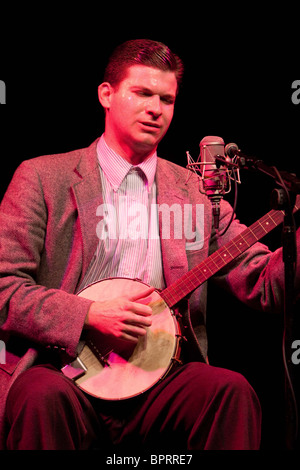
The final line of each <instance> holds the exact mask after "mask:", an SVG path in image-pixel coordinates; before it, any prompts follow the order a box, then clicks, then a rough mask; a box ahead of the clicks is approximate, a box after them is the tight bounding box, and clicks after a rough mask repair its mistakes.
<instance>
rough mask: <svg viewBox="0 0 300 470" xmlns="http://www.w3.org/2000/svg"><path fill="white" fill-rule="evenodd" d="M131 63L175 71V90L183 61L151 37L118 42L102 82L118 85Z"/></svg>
mask: <svg viewBox="0 0 300 470" xmlns="http://www.w3.org/2000/svg"><path fill="white" fill-rule="evenodd" d="M133 65H146V66H148V67H154V68H158V69H160V70H163V71H171V72H174V73H175V76H176V80H177V91H178V89H179V86H180V84H181V82H182V77H183V69H184V67H183V63H182V61H181V59H180V58H179V57H178V56H177V55H176V54H174V53H173V52H172V51H171V50H170V49H169V47H168V46H166V45H165V44H163V43H162V42H158V41H153V40H151V39H133V40H130V41H126V42H124V43H123V44H120V45H119V46H118V47H117V48H116V49H115V50H114V51H113V53H112V55H111V57H110V59H109V61H108V64H107V66H106V69H105V72H104V78H103V79H104V82H109V83H110V84H111V86H113V87H118V86H119V84H120V83H121V81H122V80H124V79H125V78H126V74H127V69H128V68H129V67H131V66H133Z"/></svg>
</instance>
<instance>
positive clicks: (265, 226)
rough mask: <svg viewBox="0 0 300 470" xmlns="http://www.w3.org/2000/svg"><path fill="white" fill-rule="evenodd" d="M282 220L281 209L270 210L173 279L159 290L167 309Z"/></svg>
mask: <svg viewBox="0 0 300 470" xmlns="http://www.w3.org/2000/svg"><path fill="white" fill-rule="evenodd" d="M299 199H300V198H299V196H298V197H297V203H298V206H297V205H295V208H294V212H296V211H297V210H298V209H299V207H300V200H299ZM283 219H284V212H283V211H280V210H271V211H270V212H268V213H267V214H265V215H264V216H263V217H261V218H260V219H259V220H257V221H256V222H254V224H252V225H250V227H248V228H246V229H245V230H244V231H243V232H242V233H240V234H239V235H237V236H236V237H235V238H233V239H232V240H231V241H230V242H228V243H227V244H226V245H224V246H222V247H221V248H219V249H218V250H217V251H215V252H214V253H213V254H212V255H210V256H209V257H208V258H206V259H205V260H204V261H202V263H200V264H198V265H197V266H195V267H194V268H193V269H192V270H191V271H188V272H187V273H186V274H184V275H183V276H182V277H181V278H179V279H178V280H177V281H175V282H174V283H173V284H172V285H171V286H169V287H167V288H166V289H164V290H163V291H162V292H161V297H162V298H163V299H164V300H165V302H166V303H167V305H168V306H169V307H170V308H171V307H173V306H174V305H176V304H177V303H178V302H179V301H180V300H182V299H183V298H184V297H186V296H187V295H189V294H190V293H191V292H193V291H194V290H195V289H196V288H197V287H199V286H200V285H201V284H203V283H204V282H205V281H207V280H208V279H209V278H210V277H211V276H213V275H214V274H216V273H217V272H218V271H219V270H220V269H222V268H224V266H226V265H227V264H229V263H230V262H231V261H233V260H234V259H236V258H237V257H238V256H239V255H240V254H242V253H244V252H245V251H246V250H247V249H248V248H250V247H251V246H252V245H254V244H255V243H256V242H257V241H259V240H260V239H261V238H263V237H264V236H265V235H266V234H267V233H269V232H271V231H272V230H273V229H274V228H275V227H277V226H278V225H279V224H281V222H283Z"/></svg>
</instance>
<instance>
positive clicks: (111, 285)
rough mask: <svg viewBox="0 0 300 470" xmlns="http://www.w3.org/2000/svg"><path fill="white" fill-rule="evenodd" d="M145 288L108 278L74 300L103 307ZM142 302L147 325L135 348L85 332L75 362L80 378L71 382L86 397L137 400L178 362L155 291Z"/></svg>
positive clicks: (171, 322) (170, 323)
mask: <svg viewBox="0 0 300 470" xmlns="http://www.w3.org/2000/svg"><path fill="white" fill-rule="evenodd" d="M146 287H149V286H147V285H146V284H144V283H142V282H141V281H139V280H131V279H125V278H113V279H105V280H101V281H98V282H95V283H93V284H91V285H90V286H88V287H86V288H85V289H83V290H82V291H81V292H80V293H79V294H78V295H79V296H81V297H84V298H87V299H90V300H94V301H104V300H111V299H114V298H117V297H121V296H132V295H135V294H138V293H140V292H142V291H143V290H145V288H146ZM142 301H143V303H146V304H147V305H150V306H151V308H152V325H151V326H150V327H149V328H147V333H146V335H145V336H140V337H139V340H138V342H137V344H133V343H130V342H129V341H124V340H117V339H111V338H108V337H107V336H105V335H103V334H101V333H100V332H97V331H96V330H92V329H91V330H88V335H87V338H86V343H85V346H84V347H83V350H82V351H81V353H80V354H79V358H78V359H79V362H80V364H81V368H82V375H81V376H80V377H79V378H77V379H75V383H76V384H77V385H78V386H79V387H80V388H81V389H82V390H84V391H85V392H86V393H88V394H90V395H92V396H94V397H97V398H101V399H104V400H122V399H127V398H131V397H134V396H137V395H139V394H141V393H143V392H145V391H146V390H148V389H149V388H151V387H152V386H153V385H155V384H156V383H157V382H159V381H160V380H161V379H162V378H163V377H165V375H166V374H167V373H168V372H169V370H170V368H171V367H172V365H173V360H174V359H177V357H179V353H180V351H179V341H178V336H179V335H180V331H179V327H178V323H177V321H176V319H175V318H174V315H173V313H172V311H171V310H170V309H169V307H168V306H167V304H166V303H165V301H164V300H163V299H162V297H161V296H160V295H159V293H158V292H157V291H154V292H152V293H151V294H150V295H149V296H148V297H147V298H145V299H142Z"/></svg>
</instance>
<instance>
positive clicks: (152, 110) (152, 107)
mask: <svg viewBox="0 0 300 470" xmlns="http://www.w3.org/2000/svg"><path fill="white" fill-rule="evenodd" d="M146 111H147V113H149V114H151V115H152V116H153V117H156V118H158V117H159V116H160V115H161V113H162V111H161V101H160V96H159V95H152V96H151V97H150V98H149V100H147V105H146Z"/></svg>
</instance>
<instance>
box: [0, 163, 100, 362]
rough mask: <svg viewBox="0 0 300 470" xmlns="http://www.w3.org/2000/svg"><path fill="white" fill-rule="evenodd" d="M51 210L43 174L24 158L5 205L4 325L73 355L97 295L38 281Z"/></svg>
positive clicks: (0, 227)
mask: <svg viewBox="0 0 300 470" xmlns="http://www.w3.org/2000/svg"><path fill="white" fill-rule="evenodd" d="M47 211H48V208H47V204H46V201H45V196H44V193H43V186H42V184H41V181H40V177H39V174H38V172H37V171H36V169H35V167H34V165H32V164H30V161H29V162H24V163H23V164H21V165H20V167H19V168H18V169H17V171H16V173H15V175H14V177H13V179H12V181H11V183H10V185H9V187H8V189H7V191H6V194H5V196H4V198H3V201H2V203H1V206H0V330H3V332H5V333H6V334H7V333H8V334H12V335H17V336H21V337H24V338H27V339H29V340H32V341H34V342H35V343H38V344H41V345H44V346H50V347H53V346H54V347H58V348H61V349H64V350H66V352H67V354H68V355H69V356H71V357H73V356H75V354H76V347H77V345H78V341H79V338H80V335H81V331H82V327H83V323H84V319H85V317H86V314H87V311H88V309H89V306H90V304H91V301H89V300H86V299H83V298H79V297H78V296H76V295H73V294H71V293H67V292H65V291H63V290H60V289H59V288H57V289H56V288H50V287H49V286H48V287H47V286H46V285H39V284H38V283H37V278H38V272H39V268H40V263H41V255H42V252H43V250H44V242H45V239H46V237H47V219H48V214H47ZM57 249H58V250H59V249H60V247H59V246H58V248H57Z"/></svg>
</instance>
